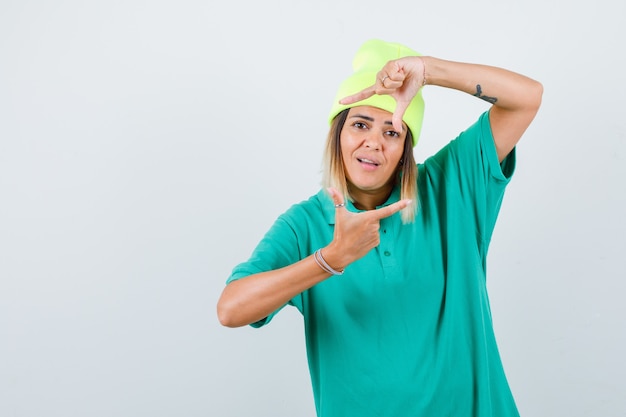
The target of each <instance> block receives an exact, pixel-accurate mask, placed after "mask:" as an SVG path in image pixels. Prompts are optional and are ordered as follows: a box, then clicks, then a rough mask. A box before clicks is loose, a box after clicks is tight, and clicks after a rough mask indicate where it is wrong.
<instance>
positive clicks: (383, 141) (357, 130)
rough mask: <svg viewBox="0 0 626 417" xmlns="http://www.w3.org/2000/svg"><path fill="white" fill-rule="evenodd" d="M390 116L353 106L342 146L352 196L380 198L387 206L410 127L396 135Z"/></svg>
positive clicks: (369, 108) (347, 119)
mask: <svg viewBox="0 0 626 417" xmlns="http://www.w3.org/2000/svg"><path fill="white" fill-rule="evenodd" d="M391 116H392V115H391V113H389V112H388V111H386V110H382V109H379V108H377V107H371V106H358V107H353V108H351V109H350V110H349V111H348V116H347V118H346V122H345V124H344V126H343V128H342V129H341V133H340V143H341V152H342V156H343V164H344V167H345V171H346V176H347V180H348V184H349V186H350V193H351V194H352V196H353V198H354V199H355V200H356V201H359V197H360V195H361V196H362V195H364V194H368V195H370V196H378V197H379V198H380V199H381V200H382V201H380V203H379V204H382V203H384V200H385V199H386V198H387V197H388V196H389V194H390V193H391V190H392V189H393V186H394V183H395V176H396V173H397V170H398V168H399V166H400V159H401V158H402V154H403V151H404V141H405V138H406V132H407V128H406V126H404V129H403V131H402V133H400V132H396V131H395V130H394V128H393V126H392V124H391Z"/></svg>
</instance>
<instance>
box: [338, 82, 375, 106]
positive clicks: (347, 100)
mask: <svg viewBox="0 0 626 417" xmlns="http://www.w3.org/2000/svg"><path fill="white" fill-rule="evenodd" d="M375 92H376V86H375V85H372V86H370V87H367V88H365V89H363V90H361V91H359V92H358V93H355V94H352V95H350V96H347V97H344V98H342V99H341V100H339V103H341V104H352V103H356V102H357V101H361V100H365V99H366V98H370V97H371V96H373V95H374V94H375Z"/></svg>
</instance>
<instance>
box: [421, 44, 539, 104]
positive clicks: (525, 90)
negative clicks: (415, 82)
mask: <svg viewBox="0 0 626 417" xmlns="http://www.w3.org/2000/svg"><path fill="white" fill-rule="evenodd" d="M422 59H423V60H424V65H425V67H426V71H425V78H426V84H428V85H438V86H441V87H446V88H452V89H455V90H459V91H463V92H465V93H467V94H471V95H473V96H476V97H478V98H480V99H482V100H485V101H487V102H489V103H492V104H493V105H494V106H496V107H499V108H501V109H504V110H513V111H515V110H522V109H532V110H533V111H536V109H537V108H538V107H539V105H540V103H541V91H542V88H541V85H540V84H539V83H538V82H537V81H535V80H533V79H531V78H528V77H526V76H524V75H521V74H518V73H515V72H512V71H509V70H506V69H503V68H498V67H492V66H488V65H480V64H468V63H463V62H454V61H447V60H443V59H439V58H434V57H429V56H425V57H422Z"/></svg>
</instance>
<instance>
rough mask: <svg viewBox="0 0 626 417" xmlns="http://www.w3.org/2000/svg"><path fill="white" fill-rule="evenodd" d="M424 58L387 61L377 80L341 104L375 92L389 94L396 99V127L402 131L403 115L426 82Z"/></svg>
mask: <svg viewBox="0 0 626 417" xmlns="http://www.w3.org/2000/svg"><path fill="white" fill-rule="evenodd" d="M425 69H426V67H425V66H424V60H423V59H422V58H421V57H419V56H409V57H404V58H400V59H395V60H393V61H389V62H387V64H385V66H384V67H383V68H382V69H381V70H380V71H379V72H378V75H377V77H376V82H375V83H374V84H373V85H371V86H369V87H367V88H365V89H363V90H361V91H359V92H358V93H356V94H352V95H351V96H348V97H344V98H342V99H341V100H339V102H340V103H341V104H353V103H356V102H359V101H361V100H365V99H367V98H369V97H371V96H373V95H374V94H379V95H382V94H387V95H390V96H391V97H393V98H394V99H395V100H396V103H397V105H396V110H395V112H394V113H393V117H392V123H393V127H394V129H396V130H397V131H398V132H401V131H402V117H403V116H404V112H405V111H406V109H407V108H408V107H409V104H410V103H411V100H413V97H415V95H416V94H417V92H418V91H419V90H420V88H422V87H423V86H424V84H425V78H424V76H425Z"/></svg>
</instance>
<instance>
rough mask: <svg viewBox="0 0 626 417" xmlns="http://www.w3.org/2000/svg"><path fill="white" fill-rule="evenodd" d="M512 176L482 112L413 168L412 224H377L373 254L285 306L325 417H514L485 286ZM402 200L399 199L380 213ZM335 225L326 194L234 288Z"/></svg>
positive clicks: (277, 235) (263, 247)
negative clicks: (298, 325)
mask: <svg viewBox="0 0 626 417" xmlns="http://www.w3.org/2000/svg"><path fill="white" fill-rule="evenodd" d="M514 166H515V151H513V152H512V153H511V154H510V155H509V156H508V157H507V158H506V159H505V160H504V162H503V163H502V164H500V163H499V162H498V157H497V154H496V149H495V145H494V143H493V137H492V134H491V127H490V124H489V114H488V112H485V113H484V114H483V115H481V117H480V118H479V120H478V121H477V122H476V123H475V124H474V125H472V126H471V127H470V128H468V129H467V130H466V131H464V132H463V133H461V134H460V135H459V136H458V137H457V138H456V139H455V140H453V141H452V142H450V143H449V144H448V145H446V146H445V147H444V148H442V149H441V150H440V151H439V152H438V153H437V154H435V155H434V156H432V157H430V158H428V159H427V160H426V161H425V162H424V163H423V164H419V165H418V180H417V181H418V193H419V208H418V213H417V216H416V219H415V222H414V223H411V224H402V221H401V219H400V215H399V214H398V213H396V214H394V215H393V216H391V217H388V218H385V219H382V220H381V222H380V244H379V246H378V247H376V248H374V249H372V250H371V251H370V252H369V253H368V254H367V255H365V256H364V257H363V258H361V259H359V260H358V261H356V262H354V263H352V264H350V265H348V266H347V267H346V270H345V273H344V274H343V275H341V276H333V277H331V278H329V279H327V280H325V281H323V282H321V283H319V284H317V285H315V286H314V287H312V288H310V289H308V290H306V291H304V292H302V293H301V294H298V295H297V296H296V297H294V298H293V299H292V300H291V301H290V302H289V304H291V305H293V306H295V307H296V308H297V309H298V310H299V311H300V312H301V313H302V315H303V318H304V326H305V334H306V346H307V357H308V362H309V369H310V374H311V382H312V386H313V393H314V398H315V405H316V408H317V414H318V416H320V417H352V416H354V417H374V416H377V417H380V416H394V417H395V416H397V417H435V416H436V417H512V416H518V415H519V414H518V412H517V409H516V406H515V402H514V399H513V396H512V394H511V391H510V389H509V386H508V383H507V380H506V377H505V374H504V370H503V368H502V363H501V360H500V356H499V353H498V349H497V345H496V339H495V336H494V331H493V325H492V320H491V312H490V307H489V299H488V296H487V288H486V256H487V249H488V246H489V241H490V239H491V235H492V231H493V229H494V226H495V223H496V218H497V215H498V211H499V209H500V204H501V201H502V197H503V194H504V190H505V187H506V185H507V184H508V182H509V180H510V178H511V175H512V174H513V171H514ZM398 199H399V191H398V190H395V191H394V192H393V194H392V195H391V196H390V198H389V201H387V203H385V205H387V204H391V203H393V202H395V201H398ZM347 207H348V209H349V210H352V211H358V210H356V209H355V208H354V206H353V205H351V204H348V205H347ZM334 215H335V208H334V206H333V203H332V201H331V199H330V198H329V197H328V195H327V194H326V193H325V192H324V191H320V192H319V193H318V194H317V195H314V196H312V197H311V198H310V199H308V200H306V201H303V202H301V203H299V204H296V205H294V206H292V207H291V208H290V209H289V210H287V211H286V212H285V213H283V214H282V215H281V216H280V217H279V218H278V219H277V220H276V222H275V223H274V225H273V226H272V227H271V229H270V230H269V231H268V232H267V234H266V235H265V237H264V238H263V239H262V240H261V242H260V243H259V244H258V246H257V247H256V249H255V250H254V252H253V253H252V255H251V257H250V259H249V260H248V261H247V262H244V263H242V264H240V265H238V266H236V267H235V268H234V270H233V272H232V275H231V277H230V278H229V279H228V281H229V282H230V281H232V280H235V279H240V278H243V277H245V276H248V275H250V274H254V273H257V272H262V271H267V270H273V269H277V268H281V267H284V266H286V265H290V264H292V263H294V262H297V261H298V260H301V259H303V258H305V257H307V256H309V255H311V254H312V253H313V252H314V251H315V250H316V249H318V248H320V247H324V246H326V245H327V244H328V243H329V242H330V241H331V240H332V238H333V228H334ZM274 314H276V312H274V313H273V314H271V315H270V316H269V317H267V318H265V319H264V320H262V321H260V322H257V323H254V324H253V326H255V327H260V326H262V325H264V324H267V323H269V322H270V321H271V319H272V317H273V316H274Z"/></svg>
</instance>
